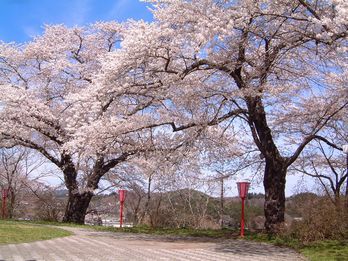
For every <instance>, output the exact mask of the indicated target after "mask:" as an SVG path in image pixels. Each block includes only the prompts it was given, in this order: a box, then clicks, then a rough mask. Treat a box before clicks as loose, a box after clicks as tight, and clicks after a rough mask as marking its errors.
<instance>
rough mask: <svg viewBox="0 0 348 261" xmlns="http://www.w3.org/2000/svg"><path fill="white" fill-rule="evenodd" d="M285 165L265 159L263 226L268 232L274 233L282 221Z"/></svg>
mask: <svg viewBox="0 0 348 261" xmlns="http://www.w3.org/2000/svg"><path fill="white" fill-rule="evenodd" d="M285 181H286V166H285V164H284V163H283V162H277V161H275V160H266V167H265V176H264V180H263V184H264V188H265V205H264V212H265V217H266V222H265V228H266V230H267V231H268V232H269V233H276V232H277V231H278V229H279V228H280V227H279V226H280V225H281V224H282V223H283V222H284V213H285Z"/></svg>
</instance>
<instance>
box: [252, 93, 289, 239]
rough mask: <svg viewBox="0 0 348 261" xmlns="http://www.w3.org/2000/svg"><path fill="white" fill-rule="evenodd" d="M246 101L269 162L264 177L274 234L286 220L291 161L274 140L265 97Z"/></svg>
mask: <svg viewBox="0 0 348 261" xmlns="http://www.w3.org/2000/svg"><path fill="white" fill-rule="evenodd" d="M246 101H247V105H248V111H249V126H250V129H251V132H252V134H253V138H254V141H255V143H256V145H257V146H258V148H259V149H260V151H261V153H262V156H263V157H264V158H265V161H266V167H265V173H264V178H263V184H264V188H265V205H264V212H265V217H266V222H265V228H266V230H267V232H268V233H271V234H273V233H275V232H277V230H278V227H279V225H280V224H281V223H282V222H284V214H285V213H284V212H285V180H286V170H287V167H288V166H287V160H286V158H283V157H282V156H281V155H280V153H279V151H278V148H277V145H276V143H275V142H274V139H273V136H272V132H271V129H270V128H269V126H268V123H267V118H266V112H265V109H264V106H263V103H262V100H261V97H248V98H247V99H246Z"/></svg>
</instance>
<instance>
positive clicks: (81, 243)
mask: <svg viewBox="0 0 348 261" xmlns="http://www.w3.org/2000/svg"><path fill="white" fill-rule="evenodd" d="M62 228H63V229H65V230H69V231H72V232H73V233H74V235H72V236H68V237H63V238H57V239H51V240H46V241H37V242H32V243H21V244H8V245H0V261H1V260H6V261H29V260H30V261H34V260H35V261H41V260H47V261H48V260H49V261H50V260H61V261H63V260H66V261H86V260H91V261H108V260H110V261H111V260H112V261H115V260H117V261H118V260H120V261H121V260H125V261H130V260H151V261H152V260H168V261H169V260H170V261H171V260H182V261H189V260H196V261H200V260H202V261H209V260H214V261H215V260H216V261H224V260H225V261H227V260H228V261H253V260H260V261H262V260H264V261H297V260H305V259H304V258H303V257H302V256H301V255H299V254H298V253H296V252H295V251H293V250H291V249H288V248H280V247H276V246H273V245H269V244H264V243H257V242H250V241H244V240H209V239H194V238H178V237H168V236H153V235H145V234H129V233H111V232H99V231H93V230H89V229H81V228H71V227H62Z"/></svg>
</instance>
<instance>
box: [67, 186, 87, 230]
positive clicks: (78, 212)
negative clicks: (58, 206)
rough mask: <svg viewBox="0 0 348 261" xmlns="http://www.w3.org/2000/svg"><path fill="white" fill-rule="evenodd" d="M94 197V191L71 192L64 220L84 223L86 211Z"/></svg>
mask: <svg viewBox="0 0 348 261" xmlns="http://www.w3.org/2000/svg"><path fill="white" fill-rule="evenodd" d="M92 197H93V193H92V192H84V193H81V194H80V193H73V192H69V198H68V203H67V205H66V209H65V214H64V217H63V222H69V223H76V224H84V223H85V216H86V212H87V209H88V206H89V203H90V201H91V199H92Z"/></svg>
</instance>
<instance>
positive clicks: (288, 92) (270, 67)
mask: <svg viewBox="0 0 348 261" xmlns="http://www.w3.org/2000/svg"><path fill="white" fill-rule="evenodd" d="M146 2H151V3H152V4H153V7H154V9H153V13H154V17H155V22H154V23H145V22H143V21H139V22H133V23H129V24H128V27H127V35H126V36H125V39H124V41H123V42H122V50H118V51H116V52H111V53H110V54H109V55H107V56H106V57H104V58H103V59H102V67H103V70H102V73H101V74H100V75H99V77H96V78H95V82H94V83H95V84H96V85H97V86H98V87H99V89H98V95H103V97H109V99H113V98H112V97H114V96H113V94H112V93H113V92H115V91H116V90H117V88H118V86H120V84H119V83H120V79H123V80H124V79H125V78H122V77H120V75H121V72H125V70H124V69H125V68H127V70H126V71H127V73H128V74H127V77H132V82H133V85H134V83H135V82H137V84H138V85H139V86H141V87H144V86H146V88H145V90H146V93H147V95H148V94H149V91H150V92H152V93H153V95H149V96H147V99H145V100H148V101H149V102H150V100H156V103H155V104H156V106H157V107H156V108H157V111H156V112H157V113H158V117H157V118H152V120H153V122H152V124H153V126H162V127H163V128H166V129H167V130H169V129H171V130H172V131H174V132H181V133H183V134H182V135H184V136H185V135H186V136H189V135H199V134H200V133H202V132H203V130H204V129H210V128H211V126H213V125H218V126H220V128H225V129H226V128H229V127H230V126H234V128H235V129H236V130H237V131H239V132H240V134H241V135H242V139H247V138H248V137H247V136H246V135H245V133H246V132H245V131H247V133H248V134H249V137H251V138H252V139H253V141H254V144H255V146H256V147H257V149H258V150H259V151H260V152H261V156H262V158H263V159H264V187H265V216H266V224H265V225H266V228H267V230H268V231H270V232H274V231H276V230H277V227H278V225H279V224H281V223H282V222H283V221H284V210H285V193H284V190H285V183H286V173H287V169H288V168H289V166H291V165H292V164H293V163H294V162H295V161H296V159H297V158H298V157H299V155H300V154H301V152H302V151H303V149H304V148H305V147H306V146H307V145H308V144H310V143H311V142H312V141H313V140H321V141H322V142H325V143H327V144H328V145H330V146H332V147H334V148H336V149H339V150H341V149H342V148H341V145H342V144H339V145H335V144H334V143H333V142H332V141H330V137H328V136H327V135H326V134H327V132H328V128H327V126H328V124H329V123H330V122H331V121H332V120H336V119H342V117H343V115H344V114H345V113H346V110H347V92H346V89H345V86H346V84H347V61H346V58H347V57H346V51H347V20H346V16H347V4H346V2H345V1H337V0H336V1H302V0H298V1H286V0H280V1H270V0H269V1H267V0H262V1H261V0H260V1H251V0H250V1H249V0H246V1H213V0H192V1H182V0H166V1H164V0H163V1H161V0H158V1H146ZM125 53H126V55H125ZM121 57H129V59H127V60H124V59H123V60H122V59H120V58H121ZM127 80H128V81H129V79H127ZM145 90H144V89H139V90H138V93H139V92H145ZM89 93H91V92H89ZM89 100H90V99H89ZM81 130H82V129H81ZM89 130H91V129H90V128H89ZM83 131H84V132H83V133H86V132H85V131H86V129H84V130H83ZM94 133H95V131H94ZM109 134H111V135H113V134H112V132H109ZM81 136H83V135H82V134H81ZM91 136H92V134H89V137H91ZM250 149H251V150H253V149H254V148H250Z"/></svg>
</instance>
